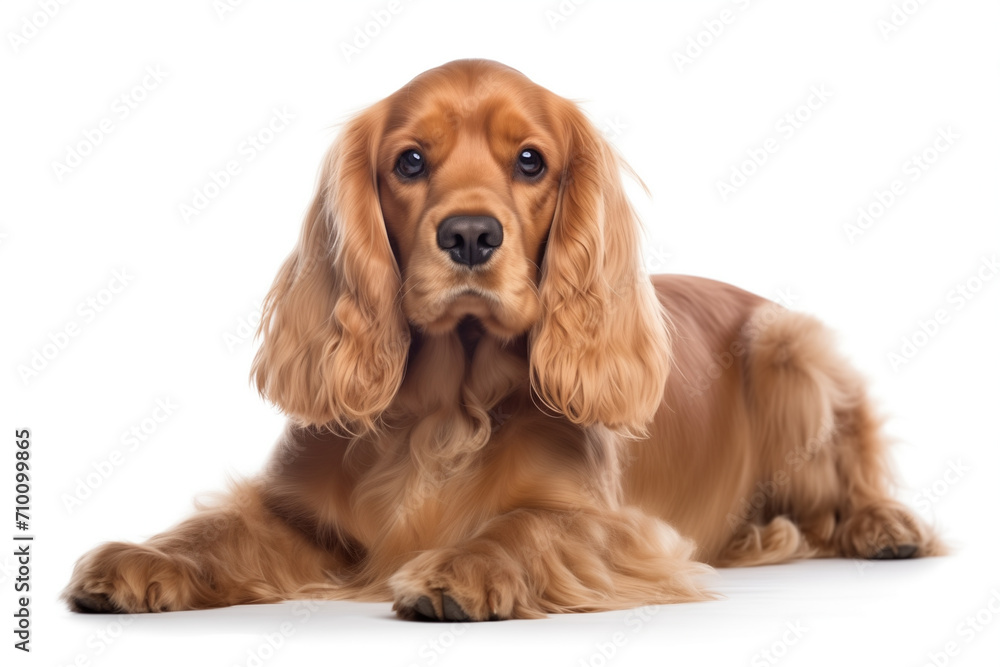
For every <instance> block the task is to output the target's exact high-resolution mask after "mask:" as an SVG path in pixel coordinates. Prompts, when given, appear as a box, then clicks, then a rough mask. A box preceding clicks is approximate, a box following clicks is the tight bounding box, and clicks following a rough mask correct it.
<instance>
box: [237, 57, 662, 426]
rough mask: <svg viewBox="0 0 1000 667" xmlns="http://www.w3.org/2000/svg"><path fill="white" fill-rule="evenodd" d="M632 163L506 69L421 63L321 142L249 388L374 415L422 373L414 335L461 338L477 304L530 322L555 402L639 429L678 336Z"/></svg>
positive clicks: (291, 408) (320, 419) (580, 414)
mask: <svg viewBox="0 0 1000 667" xmlns="http://www.w3.org/2000/svg"><path fill="white" fill-rule="evenodd" d="M621 167H622V164H621V162H620V160H619V158H618V157H617V155H616V154H615V152H614V150H613V149H612V148H611V147H610V146H609V145H608V143H607V142H606V141H605V140H604V138H603V137H602V136H601V135H600V133H599V132H598V131H597V130H596V128H594V126H593V124H592V123H590V122H589V121H588V120H587V118H586V116H585V115H584V114H583V113H582V112H581V111H580V109H578V108H577V106H576V105H575V104H573V103H572V102H570V101H569V100H566V99H564V98H562V97H559V96H558V95H556V94H554V93H551V92H549V91H548V90H546V89H544V88H542V87H541V86H538V85H536V84H534V83H532V82H531V81H530V80H529V79H527V78H526V77H525V76H524V75H522V74H521V73H519V72H517V71H515V70H512V69H510V68H509V67H505V66H503V65H500V64H499V63H494V62H490V61H486V60H459V61H455V62H452V63H448V64H446V65H443V66H441V67H438V68H436V69H432V70H429V71H428V72H425V73H423V74H421V75H419V76H418V77H417V78H415V79H414V80H413V81H411V82H410V83H409V84H407V85H406V86H404V87H403V88H402V89H400V90H399V91H397V92H396V93H394V94H392V95H390V96H389V97H387V98H385V99H384V100H381V101H380V102H377V103H376V104H374V105H372V106H371V107H369V108H368V109H366V110H364V111H363V112H361V113H360V114H358V115H357V116H356V117H355V118H353V119H352V120H351V121H350V122H349V123H348V124H347V125H346V126H345V128H344V130H343V132H342V133H341V135H340V138H339V139H338V141H337V143H336V144H335V145H334V146H333V147H332V148H331V150H330V152H329V153H328V155H327V159H326V162H325V164H324V166H323V171H322V174H321V176H320V180H319V188H318V190H317V193H316V198H315V199H314V201H313V205H312V207H311V209H310V211H309V214H308V215H307V216H306V221H305V224H304V225H303V227H302V235H301V237H300V239H299V244H298V246H297V247H296V249H295V251H294V252H293V253H292V255H291V256H290V257H289V258H288V260H287V261H286V262H285V264H284V266H283V267H282V269H281V272H280V273H279V274H278V277H277V279H276V280H275V282H274V286H273V287H272V288H271V292H270V294H269V295H268V298H267V301H266V303H265V309H264V316H263V317H262V318H261V332H262V334H263V337H264V341H263V344H262V346H261V349H260V351H259V352H258V354H257V358H256V359H255V362H254V374H255V377H256V381H257V385H258V387H259V388H260V390H261V391H262V392H263V393H265V394H266V395H267V396H268V397H270V398H271V399H272V400H273V401H275V402H276V403H278V404H279V405H281V407H282V408H284V409H285V410H286V411H287V412H288V413H289V414H291V415H293V416H295V417H296V418H297V419H299V420H300V421H302V422H304V423H308V424H319V425H324V424H330V423H334V424H339V425H340V426H342V427H344V428H345V429H348V430H352V431H366V430H372V429H374V428H376V424H377V423H378V421H379V418H380V416H381V415H382V414H383V413H384V412H385V411H386V410H388V408H389V407H390V406H391V405H392V402H393V401H394V400H395V398H396V394H397V392H398V390H399V387H400V386H401V384H402V380H403V376H404V375H405V374H407V373H409V372H416V371H414V370H413V369H414V368H415V367H416V366H415V365H412V364H409V363H408V361H409V357H410V354H411V352H412V350H413V348H412V346H411V343H412V342H413V337H414V336H418V337H423V336H437V337H439V339H438V341H437V342H441V341H454V338H453V337H452V338H448V337H449V336H452V335H453V332H454V331H455V330H456V328H458V329H459V331H458V333H459V338H460V340H461V343H463V344H464V343H469V342H472V341H471V340H470V339H468V338H465V337H463V335H462V334H463V330H464V329H463V327H459V324H460V323H462V322H464V321H469V320H476V321H478V322H479V323H480V325H481V327H482V328H481V330H480V331H481V332H484V333H486V334H489V335H491V336H494V337H496V338H499V339H501V340H502V341H509V340H510V339H512V338H514V337H518V336H522V335H523V338H524V342H525V343H526V344H525V345H524V346H518V349H522V350H524V351H525V353H526V354H527V359H526V361H527V362H528V377H527V378H525V381H527V382H529V383H530V386H531V390H532V392H533V393H534V397H535V398H537V399H538V402H539V403H540V404H544V405H545V406H546V407H547V408H548V409H549V410H550V411H551V412H553V413H556V414H559V415H562V416H564V417H566V418H567V419H569V420H571V421H573V422H575V423H578V424H584V425H589V424H594V423H597V422H601V423H603V424H605V425H609V426H614V427H617V428H620V429H622V430H623V431H625V430H633V431H639V430H641V429H642V427H643V426H644V425H645V423H646V422H648V420H649V419H650V418H651V416H652V415H653V413H654V412H655V410H656V408H657V406H658V405H659V402H660V399H661V396H662V393H663V384H664V381H665V378H666V374H667V368H668V359H669V351H668V339H667V333H666V330H665V326H664V320H663V318H662V314H661V313H660V310H659V306H658V304H657V303H656V300H655V296H654V295H653V290H652V287H651V285H650V283H649V280H648V277H647V276H646V275H645V273H644V272H643V270H642V264H641V260H640V252H639V229H638V222H637V220H636V218H635V215H634V213H633V211H632V208H631V206H630V204H629V202H628V199H627V197H626V196H625V192H624V188H623V187H622V183H621V177H620V174H619V171H620V169H621ZM449 344H450V343H449ZM512 347H513V346H512ZM466 351H468V350H466ZM487 363H489V362H487ZM439 372H442V373H443V372H444V371H443V370H439ZM459 379H461V378H459ZM483 382H486V383H488V382H489V378H487V379H485V380H483ZM437 385H440V386H451V384H449V383H445V382H435V381H431V380H430V379H428V381H427V382H426V383H425V385H424V386H426V387H428V388H433V387H434V386H437ZM498 391H499V390H498Z"/></svg>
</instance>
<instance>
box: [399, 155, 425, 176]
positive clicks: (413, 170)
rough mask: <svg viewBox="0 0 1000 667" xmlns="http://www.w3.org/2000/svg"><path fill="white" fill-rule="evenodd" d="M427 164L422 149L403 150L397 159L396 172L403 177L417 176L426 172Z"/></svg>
mask: <svg viewBox="0 0 1000 667" xmlns="http://www.w3.org/2000/svg"><path fill="white" fill-rule="evenodd" d="M425 169H426V165H425V164H424V156H423V155H421V154H420V151H415V150H413V149H410V150H406V151H403V152H402V154H400V156H399V159H398V160H396V173H397V174H399V175H400V176H402V177H403V178H416V177H417V176H420V175H421V174H423V173H424V170H425Z"/></svg>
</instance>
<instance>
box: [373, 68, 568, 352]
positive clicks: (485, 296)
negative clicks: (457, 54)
mask: <svg viewBox="0 0 1000 667" xmlns="http://www.w3.org/2000/svg"><path fill="white" fill-rule="evenodd" d="M459 70H460V68H459V67H458V66H457V65H453V66H451V67H449V66H446V67H444V68H438V69H436V70H431V71H430V72H428V73H425V74H423V75H421V76H420V77H418V78H417V79H415V80H414V81H413V82H412V83H411V84H410V85H408V86H407V87H406V88H404V89H403V90H401V91H399V92H398V93H396V94H395V95H393V96H391V97H390V98H388V100H386V111H385V114H386V119H385V128H386V129H385V133H384V135H383V136H382V137H381V140H380V142H379V148H378V159H377V171H378V197H379V201H380V204H381V208H382V213H383V216H384V219H385V226H386V230H387V233H388V236H389V240H390V243H391V245H392V249H393V252H394V255H395V257H396V260H397V262H398V264H399V270H400V273H401V277H402V295H403V298H402V307H403V312H404V314H405V316H406V318H407V320H408V321H409V322H410V323H411V324H412V325H414V326H415V327H417V328H418V329H420V330H424V331H427V332H429V333H438V332H442V331H446V330H449V329H452V328H454V327H455V326H456V324H457V323H458V322H460V321H461V320H462V319H463V318H465V317H468V316H473V317H475V318H476V319H478V320H479V321H480V322H481V323H482V324H483V326H484V327H485V328H486V329H487V330H488V331H490V332H491V333H493V334H495V335H498V336H502V337H510V336H514V335H517V334H520V333H523V332H525V331H527V330H528V329H529V328H530V327H531V326H532V325H533V324H534V323H535V321H536V320H537V319H538V315H539V307H540V304H539V299H538V282H539V279H540V266H541V263H542V255H543V246H544V243H545V239H546V237H547V235H548V233H549V227H550V225H551V223H552V218H553V215H554V213H555V209H556V202H557V199H558V193H559V184H560V179H561V175H562V173H563V170H564V166H565V165H564V160H565V148H564V147H565V144H566V140H565V137H564V136H561V135H562V131H561V130H562V128H561V127H560V124H559V123H558V122H557V121H556V120H555V119H554V118H553V115H554V113H557V111H555V106H554V105H553V100H552V95H551V93H549V92H548V91H546V90H545V89H543V88H541V87H540V86H537V85H535V84H533V83H531V82H530V81H529V80H528V79H526V78H525V77H524V76H523V75H521V74H519V73H518V72H515V71H514V70H510V69H507V68H505V67H502V66H499V65H493V66H490V67H479V68H475V69H467V70H466V71H465V72H461V71H459Z"/></svg>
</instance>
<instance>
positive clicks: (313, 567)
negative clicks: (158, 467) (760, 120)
mask: <svg viewBox="0 0 1000 667" xmlns="http://www.w3.org/2000/svg"><path fill="white" fill-rule="evenodd" d="M337 566H338V563H337V561H336V553H334V552H331V551H327V550H324V549H321V548H320V547H319V546H318V545H317V544H316V543H314V542H313V541H311V540H308V539H307V538H306V537H305V535H304V534H303V533H302V532H300V531H298V530H296V529H294V528H293V527H291V526H290V525H288V524H287V523H286V522H284V521H283V520H282V519H281V518H279V517H278V516H277V515H275V514H274V513H273V512H271V511H270V510H268V509H267V508H266V507H265V505H264V503H263V501H262V498H261V494H260V489H259V487H258V485H256V484H242V485H239V486H238V487H236V488H235V489H233V491H232V493H230V495H229V496H228V497H227V498H226V499H225V500H224V501H223V502H221V503H220V504H219V505H217V506H215V507H211V508H205V509H202V510H201V511H200V512H198V513H197V514H195V515H194V516H193V517H191V518H189V519H187V520H186V521H184V522H182V523H181V524H180V525H178V526H176V527H174V528H173V529H172V530H169V531H167V532H165V533H161V534H159V535H157V536H155V537H153V538H152V539H150V540H149V541H148V542H145V543H142V544H132V543H126V542H110V543H108V544H104V545H102V546H100V547H97V548H96V549H94V550H92V551H91V552H90V553H88V554H85V555H84V556H83V557H82V558H81V559H80V560H79V562H78V563H77V565H76V568H75V570H74V572H73V578H72V580H71V581H70V583H69V585H68V586H67V587H66V590H65V591H64V592H63V598H64V599H65V600H66V601H67V603H68V604H69V607H70V609H72V610H73V611H78V612H90V613H108V612H111V613H138V612H157V611H177V610H182V609H206V608H210V607H224V606H228V605H234V604H248V603H257V602H278V601H280V600H284V599H288V598H289V597H292V596H294V595H296V594H297V593H300V592H301V591H302V590H303V589H305V588H306V587H309V586H316V587H321V586H323V585H324V583H327V582H329V581H330V579H329V576H328V575H327V572H328V571H335V570H336V569H337Z"/></svg>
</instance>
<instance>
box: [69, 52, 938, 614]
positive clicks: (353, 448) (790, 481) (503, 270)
mask: <svg viewBox="0 0 1000 667" xmlns="http://www.w3.org/2000/svg"><path fill="white" fill-rule="evenodd" d="M626 169H627V167H626V166H625V165H624V163H623V161H622V160H621V159H620V158H619V157H618V156H617V154H616V153H615V152H614V150H613V149H612V148H611V146H610V145H609V144H608V142H607V141H606V140H605V139H604V138H602V136H601V134H600V133H599V132H598V131H597V130H596V129H595V127H594V126H593V125H592V124H591V123H590V122H589V121H588V120H587V118H586V117H585V115H584V114H583V112H582V111H581V110H580V109H579V108H578V107H577V106H576V105H575V104H574V103H572V102H570V101H568V100H566V99H564V98H562V97H560V96H558V95H556V94H554V93H552V92H550V91H548V90H547V89H545V88H543V87H541V86H539V85H536V84H534V83H532V82H531V81H530V80H529V79H528V78H526V77H525V76H524V75H523V74H521V73H520V72H518V71H516V70H514V69H511V68H508V67H506V66H503V65H501V64H498V63H495V62H491V61H485V60H460V61H455V62H451V63H448V64H446V65H443V66H441V67H438V68H436V69H432V70H429V71H427V72H424V73H423V74H421V75H419V76H417V77H416V78H415V79H413V80H412V81H411V82H410V83H408V84H407V85H406V86H405V87H403V88H402V89H400V90H399V91H397V92H396V93H394V94H392V95H390V96H389V97H387V98H386V99H384V100H382V101H380V102H377V103H376V104H374V105H373V106H371V107H370V108H368V109H366V110H365V111H363V112H361V113H360V114H358V115H357V116H356V117H354V118H353V119H352V120H350V121H349V122H348V123H347V124H346V126H345V128H344V129H343V131H342V133H341V135H340V137H339V139H338V140H337V141H336V143H335V144H334V146H333V147H332V148H331V149H330V151H329V153H328V154H327V156H326V158H325V161H324V163H323V166H322V170H321V175H320V177H319V184H318V188H317V192H316V196H315V199H314V201H313V202H312V205H311V208H310V209H309V211H308V213H307V215H306V219H305V223H304V225H303V227H302V231H301V235H300V238H299V241H298V244H297V246H296V247H295V249H294V250H293V252H292V253H291V255H290V256H289V258H288V259H287V261H286V262H285V263H284V265H283V266H282V267H281V269H280V271H279V273H278V276H277V278H276V279H275V281H274V284H273V286H272V288H271V290H270V292H269V294H268V296H267V298H266V300H265V303H264V309H263V316H262V321H261V325H260V329H259V335H260V337H261V345H260V348H259V351H258V353H257V355H256V357H255V360H254V364H253V369H252V376H253V378H254V380H255V382H256V386H257V387H258V389H259V390H260V392H261V393H262V395H263V396H265V397H266V398H267V399H269V400H270V401H272V402H273V403H275V404H276V405H278V406H280V408H282V410H283V411H284V412H285V413H287V415H288V416H289V421H288V426H287V428H286V430H285V432H284V434H283V435H282V437H281V439H280V440H279V442H278V444H277V447H276V450H275V452H274V455H273V458H272V460H271V462H270V463H269V464H268V465H267V466H266V468H265V469H264V471H263V472H262V473H261V474H260V475H259V476H257V477H255V478H253V479H250V480H246V481H243V482H240V483H237V484H235V485H234V487H233V488H232V489H231V490H230V491H229V492H228V494H227V495H225V496H224V497H222V498H221V499H220V500H218V501H217V502H216V503H214V504H210V505H206V506H201V507H200V508H199V511H198V512H197V513H196V514H195V515H193V516H192V517H191V518H189V519H187V520H186V521H184V522H182V523H181V524H179V525H178V526H176V527H174V528H173V529H171V530H169V531H167V532H165V533H161V534H159V535H156V536H154V537H153V538H151V539H150V540H148V541H147V542H144V543H142V544H132V543H121V542H115V543H108V544H104V545H102V546H100V547H98V548H96V549H95V550H93V551H91V552H90V553H88V554H86V555H85V556H84V557H83V558H81V559H80V561H79V562H78V563H77V565H76V568H75V571H74V573H73V576H72V580H71V582H70V584H69V586H68V587H67V589H66V591H65V593H64V598H65V599H66V600H67V601H68V604H69V606H70V608H71V609H73V610H75V611H80V612H128V613H133V612H156V611H172V610H181V609H201V608H209V607H221V606H227V605H236V604H245V603H263V602H277V601H281V600H287V599H290V598H295V597H301V596H310V597H321V598H350V599H359V600H385V601H388V600H391V601H392V602H393V609H394V610H395V612H396V613H397V614H398V615H399V616H400V617H402V618H406V619H432V620H450V621H469V620H474V621H481V620H493V619H510V618H538V617H542V616H544V615H546V614H549V613H562V612H585V611H600V610H611V609H622V608H628V607H634V606H639V605H647V604H661V603H674V602H685V601H694V600H704V599H708V598H710V597H711V596H712V594H711V593H709V592H707V591H706V589H705V582H704V578H703V575H704V574H705V573H706V572H707V571H710V569H711V568H710V566H716V567H723V566H748V565H762V564H767V563H781V562H785V561H789V560H791V559H798V558H812V557H845V558H866V559H869V558H876V559H882V558H909V557H918V556H933V555H938V554H941V553H944V547H943V546H942V544H941V542H940V540H939V539H938V538H937V537H936V535H935V534H934V533H933V531H932V530H931V529H930V528H929V527H928V526H926V525H925V524H924V523H922V522H921V521H920V520H919V519H918V518H917V517H915V516H914V515H913V514H912V513H911V512H910V511H909V510H908V509H907V508H906V507H904V506H902V505H901V504H899V503H898V502H897V501H895V500H894V499H893V498H892V496H891V495H890V488H891V482H892V480H891V475H890V471H889V467H888V459H887V452H886V446H885V439H884V438H883V436H882V435H881V434H880V420H879V417H878V416H877V414H876V413H875V411H874V409H873V407H872V405H871V402H870V401H869V398H868V396H867V395H866V390H865V386H864V383H863V381H862V379H861V378H860V376H859V375H858V373H857V372H855V371H854V370H852V369H851V367H850V366H849V365H848V364H847V363H846V362H845V361H844V360H843V359H842V358H841V357H840V356H839V355H838V353H837V352H836V351H835V349H834V346H833V343H832V341H831V337H830V334H829V333H828V331H827V330H826V329H825V328H824V327H823V325H821V324H820V323H819V322H817V321H816V320H815V319H813V318H811V317H809V316H806V315H804V314H799V313H795V312H792V311H789V310H787V309H785V308H783V307H781V306H779V305H777V304H775V303H771V302H769V301H767V300H765V299H763V298H761V297H758V296H755V295H753V294H750V293H748V292H746V291H743V290H740V289H738V288H736V287H733V286H730V285H726V284H723V283H719V282H714V281H711V280H707V279H702V278H694V277H689V276H679V275H663V276H653V277H652V278H650V277H649V276H647V275H646V274H645V272H644V270H643V268H642V261H641V249H642V247H641V245H642V244H641V238H640V234H641V229H640V226H639V223H638V220H637V218H636V215H635V213H634V211H633V209H632V207H631V205H630V203H629V201H628V199H627V197H626V194H625V191H624V189H623V184H622V172H623V170H626ZM719 359H724V360H726V361H727V363H724V364H723V363H719V362H718V360H719ZM694 378H700V380H699V381H698V382H697V383H693V379H694Z"/></svg>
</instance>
